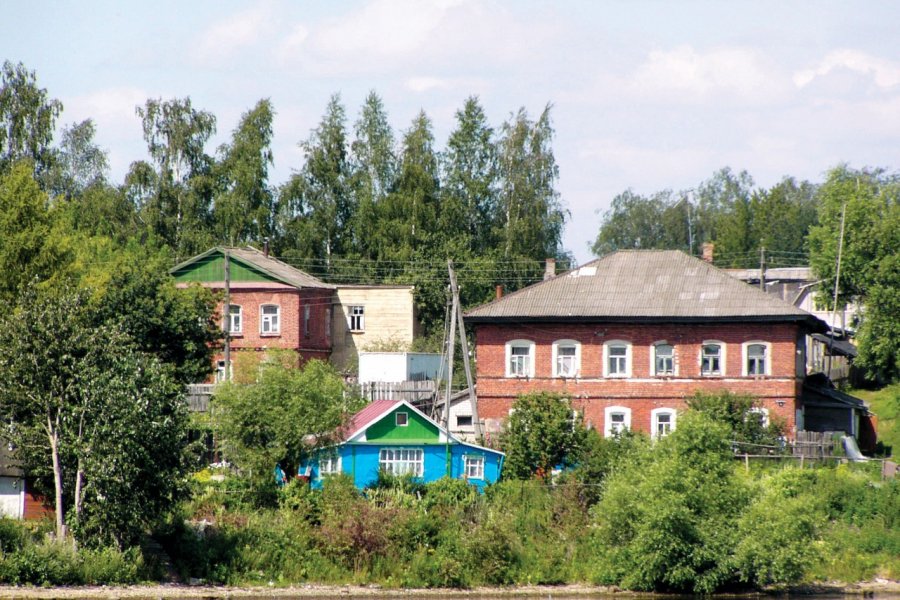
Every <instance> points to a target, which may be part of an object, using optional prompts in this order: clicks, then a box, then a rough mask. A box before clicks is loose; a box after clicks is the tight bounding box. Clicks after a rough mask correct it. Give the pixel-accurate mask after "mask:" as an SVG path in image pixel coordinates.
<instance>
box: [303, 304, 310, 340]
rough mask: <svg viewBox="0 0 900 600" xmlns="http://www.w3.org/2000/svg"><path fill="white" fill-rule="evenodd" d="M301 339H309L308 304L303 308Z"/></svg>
mask: <svg viewBox="0 0 900 600" xmlns="http://www.w3.org/2000/svg"><path fill="white" fill-rule="evenodd" d="M303 337H307V338H308V337H309V304H307V305H306V306H304V307H303Z"/></svg>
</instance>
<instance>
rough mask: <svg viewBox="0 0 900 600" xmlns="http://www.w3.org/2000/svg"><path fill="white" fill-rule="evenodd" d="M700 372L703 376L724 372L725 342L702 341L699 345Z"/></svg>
mask: <svg viewBox="0 0 900 600" xmlns="http://www.w3.org/2000/svg"><path fill="white" fill-rule="evenodd" d="M700 374H701V375H703V376H704V377H715V376H717V375H724V374H725V344H723V343H722V342H703V345H702V346H701V347H700Z"/></svg>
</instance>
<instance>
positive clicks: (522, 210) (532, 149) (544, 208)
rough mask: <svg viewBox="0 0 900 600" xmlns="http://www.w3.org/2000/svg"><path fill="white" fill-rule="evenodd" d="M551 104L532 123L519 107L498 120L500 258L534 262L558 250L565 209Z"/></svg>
mask: <svg viewBox="0 0 900 600" xmlns="http://www.w3.org/2000/svg"><path fill="white" fill-rule="evenodd" d="M550 110H551V106H550V105H547V107H546V108H545V109H544V111H543V112H542V113H541V116H540V117H539V118H538V119H537V121H534V122H532V121H531V120H530V119H529V118H528V113H527V112H525V109H524V108H522V109H519V112H518V113H516V114H515V115H514V116H513V117H512V118H511V119H510V120H509V121H507V122H506V123H504V125H503V128H502V132H501V137H500V145H499V148H500V150H499V161H500V173H501V188H500V205H501V210H502V216H501V219H502V220H501V231H500V236H499V237H500V239H501V240H502V247H503V250H502V252H503V256H504V257H507V258H509V257H516V256H519V257H529V258H533V259H536V260H539V259H541V258H546V257H551V256H557V255H558V254H559V253H560V252H561V248H560V243H561V238H562V229H563V225H564V224H565V220H566V216H567V212H566V210H565V209H564V208H563V207H562V204H561V203H560V200H559V193H558V192H557V191H556V180H557V179H558V178H559V168H558V167H557V165H556V159H555V157H554V155H553V148H552V142H553V133H554V132H553V127H552V124H551V121H550Z"/></svg>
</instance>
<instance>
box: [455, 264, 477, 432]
mask: <svg viewBox="0 0 900 600" xmlns="http://www.w3.org/2000/svg"><path fill="white" fill-rule="evenodd" d="M447 269H448V271H450V291H451V293H452V294H453V303H454V304H455V305H456V310H457V319H456V323H457V325H458V326H459V341H460V343H461V344H462V356H463V367H464V368H465V370H466V385H467V386H468V389H469V403H470V404H471V406H472V425H474V426H475V437H476V438H480V437H481V421H480V420H479V419H478V400H477V398H476V397H475V385H474V384H473V383H472V367H471V365H470V364H469V342H468V340H467V339H466V325H465V323H463V314H462V304H460V302H459V286H458V285H457V284H456V271H454V270H453V261H451V260H448V261H447Z"/></svg>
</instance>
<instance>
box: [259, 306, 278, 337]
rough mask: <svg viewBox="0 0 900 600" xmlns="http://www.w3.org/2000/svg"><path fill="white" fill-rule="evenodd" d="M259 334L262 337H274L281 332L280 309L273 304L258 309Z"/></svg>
mask: <svg viewBox="0 0 900 600" xmlns="http://www.w3.org/2000/svg"><path fill="white" fill-rule="evenodd" d="M259 313H260V317H259V332H260V333H261V334H263V335H276V334H278V333H280V332H281V318H280V317H281V307H280V306H278V305H275V304H264V305H263V306H260V307H259Z"/></svg>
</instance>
